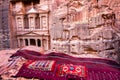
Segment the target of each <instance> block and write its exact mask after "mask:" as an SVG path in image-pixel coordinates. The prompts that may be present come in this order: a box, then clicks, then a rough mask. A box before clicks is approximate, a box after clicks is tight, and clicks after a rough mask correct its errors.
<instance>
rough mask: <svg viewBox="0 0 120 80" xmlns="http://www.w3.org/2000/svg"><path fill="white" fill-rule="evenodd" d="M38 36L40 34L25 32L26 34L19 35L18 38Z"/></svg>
mask: <svg viewBox="0 0 120 80" xmlns="http://www.w3.org/2000/svg"><path fill="white" fill-rule="evenodd" d="M40 35H41V34H38V33H35V32H33V31H30V32H27V33H23V34H19V35H18V36H40Z"/></svg>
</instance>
